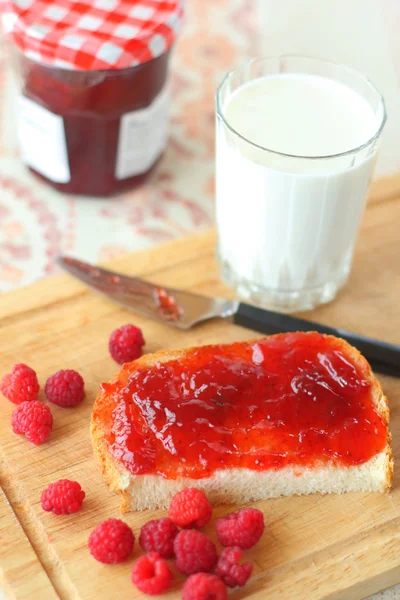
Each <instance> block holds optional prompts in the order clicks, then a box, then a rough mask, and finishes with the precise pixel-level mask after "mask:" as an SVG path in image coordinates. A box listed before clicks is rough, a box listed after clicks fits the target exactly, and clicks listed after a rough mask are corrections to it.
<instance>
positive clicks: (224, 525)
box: [215, 508, 264, 550]
mask: <svg viewBox="0 0 400 600" xmlns="http://www.w3.org/2000/svg"><path fill="white" fill-rule="evenodd" d="M215 527H216V529H217V536H218V539H219V541H220V543H221V544H222V546H239V548H241V549H242V550H247V549H248V548H252V547H253V546H255V544H257V542H258V540H259V539H260V537H261V536H262V534H263V532H264V515H263V513H262V512H261V511H260V510H258V509H257V508H242V509H241V510H238V512H233V513H229V515H226V516H225V517H221V518H220V519H217V522H216V524H215Z"/></svg>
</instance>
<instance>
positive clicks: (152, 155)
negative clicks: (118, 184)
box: [115, 88, 169, 179]
mask: <svg viewBox="0 0 400 600" xmlns="http://www.w3.org/2000/svg"><path fill="white" fill-rule="evenodd" d="M168 106H169V93H168V89H167V88H164V90H163V91H162V92H161V93H160V94H159V95H158V96H157V98H156V99H155V100H154V101H153V102H152V103H151V105H150V106H148V107H147V108H143V109H140V110H134V111H132V112H129V113H126V114H125V115H123V117H121V124H120V129H119V141H118V151H117V162H116V169H115V176H116V178H117V179H126V178H127V177H133V176H134V175H140V174H141V173H145V172H146V171H147V170H148V169H149V168H150V167H151V166H152V165H153V163H155V161H156V160H157V158H158V157H159V155H160V154H161V152H162V151H163V150H164V148H165V146H166V144H167V138H168Z"/></svg>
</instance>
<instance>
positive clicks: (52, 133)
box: [18, 96, 71, 183]
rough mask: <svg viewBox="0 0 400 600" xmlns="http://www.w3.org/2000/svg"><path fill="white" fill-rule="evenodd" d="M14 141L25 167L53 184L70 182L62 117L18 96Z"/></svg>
mask: <svg viewBox="0 0 400 600" xmlns="http://www.w3.org/2000/svg"><path fill="white" fill-rule="evenodd" d="M18 138H19V145H20V149H21V154H22V160H23V161H24V162H25V163H26V164H27V165H28V166H29V167H32V169H35V171H37V172H38V173H40V174H41V175H44V176H45V177H47V179H50V180H51V181H55V182H56V183H68V182H69V181H70V180H71V172H70V169H69V163H68V152H67V143H66V140H65V130H64V119H63V118H62V117H60V116H59V115H55V114H54V113H52V112H50V111H49V110H47V109H46V108H44V107H43V106H40V104H37V103H36V102H34V101H33V100H30V99H29V98H26V97H25V96H20V97H19V98H18Z"/></svg>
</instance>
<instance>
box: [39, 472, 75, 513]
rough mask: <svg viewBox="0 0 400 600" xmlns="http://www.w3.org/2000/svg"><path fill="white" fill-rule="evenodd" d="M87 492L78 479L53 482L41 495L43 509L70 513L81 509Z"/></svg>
mask: <svg viewBox="0 0 400 600" xmlns="http://www.w3.org/2000/svg"><path fill="white" fill-rule="evenodd" d="M85 496H86V494H85V492H84V491H83V490H82V488H81V486H80V485H79V483H78V482H77V481H70V480H69V479H60V480H59V481H55V482H54V483H51V484H50V485H49V486H48V487H47V488H46V489H45V490H43V492H42V495H41V498H40V500H41V503H42V508H43V510H46V511H48V512H49V511H51V512H53V513H54V514H55V515H68V514H70V513H75V512H78V510H80V509H81V507H82V503H83V500H84V498H85Z"/></svg>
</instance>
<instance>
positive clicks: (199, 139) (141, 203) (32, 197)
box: [0, 0, 254, 291]
mask: <svg viewBox="0 0 400 600" xmlns="http://www.w3.org/2000/svg"><path fill="white" fill-rule="evenodd" d="M252 5H253V3H252V0H213V1H212V2H204V0H188V1H187V3H186V17H185V23H184V26H183V30H182V33H181V36H180V38H179V40H178V42H177V44H176V48H175V52H174V56H173V59H172V82H171V83H172V114H171V126H170V139H169V145H168V149H167V151H166V153H165V155H164V157H163V159H162V160H161V162H160V164H159V165H158V167H157V169H156V170H155V172H154V173H153V175H152V177H151V179H150V180H149V181H148V183H147V184H146V185H145V186H144V187H141V188H140V189H137V190H134V191H132V192H128V193H125V194H122V195H120V196H116V197H114V198H112V199H96V198H81V197H77V196H68V195H62V194H60V193H58V192H56V191H54V190H52V188H50V187H48V186H47V185H45V184H43V183H41V182H40V181H38V180H37V179H36V178H35V177H34V176H33V175H31V174H30V173H29V172H28V171H27V170H26V169H25V168H24V167H23V165H22V164H21V163H20V161H19V156H18V150H17V146H16V142H15V131H14V115H13V101H12V98H13V81H12V78H11V74H10V72H9V69H8V66H7V64H6V57H5V52H4V49H3V51H2V52H1V55H0V291H6V290H9V289H11V288H14V287H16V286H21V285H26V284H28V283H30V282H32V281H35V280H36V279H38V278H39V277H42V276H44V275H49V274H52V273H54V272H55V269H56V268H55V266H54V262H53V261H54V257H55V256H57V255H58V254H60V253H69V254H73V255H75V256H77V257H80V258H83V259H87V260H89V261H93V262H97V261H104V260H107V259H109V258H112V257H115V256H117V255H119V254H121V253H123V252H128V251H133V250H137V249H140V248H143V247H146V246H149V245H150V244H154V243H156V242H162V241H164V240H169V239H173V238H176V237H178V236H181V235H184V234H186V233H189V232H191V231H193V230H196V229H198V228H201V227H204V226H206V225H208V224H210V223H211V222H212V219H213V201H214V94H215V88H216V86H217V85H218V84H219V82H220V80H221V78H222V76H223V75H224V73H225V72H226V71H227V70H229V69H230V68H231V67H232V66H234V65H235V64H237V63H238V62H239V61H240V60H242V59H244V58H246V57H247V56H250V55H251V54H253V49H252V43H253V38H254V36H252V28H253V20H254V14H253V12H252ZM93 231H96V235H93Z"/></svg>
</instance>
